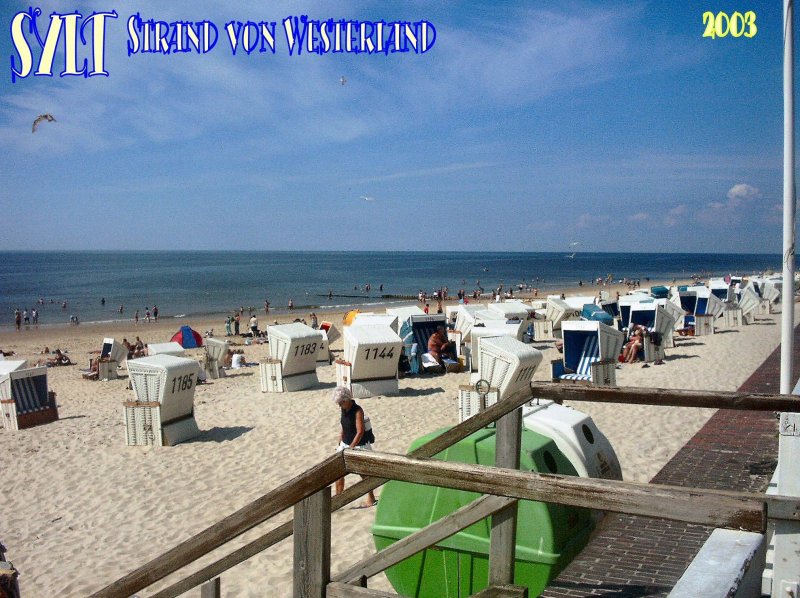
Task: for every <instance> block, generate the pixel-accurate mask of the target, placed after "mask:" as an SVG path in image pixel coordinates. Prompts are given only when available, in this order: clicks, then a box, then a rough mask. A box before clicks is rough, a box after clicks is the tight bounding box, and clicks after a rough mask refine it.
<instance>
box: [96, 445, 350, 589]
mask: <svg viewBox="0 0 800 598" xmlns="http://www.w3.org/2000/svg"><path fill="white" fill-rule="evenodd" d="M344 474H345V471H344V461H343V458H342V457H341V456H340V455H332V456H331V457H328V458H327V459H325V460H324V461H323V462H321V463H320V464H318V465H316V466H314V467H312V468H311V469H308V470H306V471H305V472H303V473H302V474H300V475H299V476H297V477H295V478H294V479H292V480H289V481H288V482H286V483H285V484H282V485H281V486H279V487H278V488H276V489H275V490H273V491H272V492H269V493H268V494H266V495H264V496H262V497H260V498H257V499H256V500H254V501H253V502H251V503H250V504H248V505H245V506H244V507H242V508H241V509H239V510H238V511H236V512H235V513H233V514H231V515H228V516H227V517H225V518H224V519H223V520H221V521H219V522H217V523H215V524H214V525H212V526H211V527H208V528H206V529H205V530H203V531H202V532H200V533H199V534H197V535H195V536H193V537H191V538H189V539H188V540H186V541H185V542H181V543H180V544H178V545H177V546H175V547H174V548H172V549H170V550H168V551H167V552H165V553H164V554H162V555H160V556H158V557H156V558H155V559H153V560H152V561H150V562H149V563H146V564H145V565H142V566H141V567H139V568H138V569H136V570H135V571H132V572H131V573H129V574H128V575H126V576H124V577H122V578H120V579H118V580H117V581H115V582H113V583H111V584H109V585H108V586H106V587H105V588H103V589H102V590H100V591H98V592H95V593H94V594H92V597H93V598H105V597H111V596H114V597H117V596H119V597H127V596H131V595H133V594H135V593H136V592H138V591H139V590H141V589H143V588H146V587H147V586H149V585H151V584H153V583H155V582H156V581H158V580H160V579H163V578H164V577H166V576H167V575H169V574H170V573H173V572H175V571H177V570H178V569H180V568H181V567H185V566H186V565H188V564H189V563H191V562H193V561H195V560H197V559H198V558H200V557H202V556H204V555H205V554H207V553H209V552H211V551H212V550H214V549H216V548H218V547H220V546H221V545H223V544H225V543H226V542H228V541H230V540H232V539H233V538H235V537H237V536H239V535H241V534H243V533H244V532H246V531H247V530H249V529H251V528H253V527H255V526H256V525H259V524H260V523H263V522H264V521H266V520H267V519H269V518H270V517H272V516H273V515H275V514H277V513H280V512H281V511H283V510H284V509H287V508H289V507H290V506H292V505H294V504H295V503H296V502H298V501H300V500H302V499H304V498H306V497H307V496H310V495H311V494H313V493H315V492H317V491H319V490H320V489H322V488H324V487H325V486H328V485H330V484H332V483H333V482H334V481H336V480H337V479H339V478H340V477H342V476H343V475H344Z"/></svg>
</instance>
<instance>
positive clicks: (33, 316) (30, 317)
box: [14, 307, 39, 332]
mask: <svg viewBox="0 0 800 598" xmlns="http://www.w3.org/2000/svg"><path fill="white" fill-rule="evenodd" d="M23 324H25V328H29V327H30V325H31V324H33V325H34V326H37V327H38V326H39V311H38V310H37V309H36V308H35V307H34V308H33V309H32V310H30V312H28V310H27V309H23V310H22V311H20V309H19V308H17V309H15V310H14V327H15V328H16V329H17V332H19V331H20V330H21V329H22V325H23Z"/></svg>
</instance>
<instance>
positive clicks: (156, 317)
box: [153, 305, 158, 322]
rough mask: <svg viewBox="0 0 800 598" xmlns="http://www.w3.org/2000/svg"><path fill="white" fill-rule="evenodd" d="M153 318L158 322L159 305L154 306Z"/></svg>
mask: <svg viewBox="0 0 800 598" xmlns="http://www.w3.org/2000/svg"><path fill="white" fill-rule="evenodd" d="M153 319H154V320H155V321H156V322H158V305H154V306H153Z"/></svg>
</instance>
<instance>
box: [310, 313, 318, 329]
mask: <svg viewBox="0 0 800 598" xmlns="http://www.w3.org/2000/svg"><path fill="white" fill-rule="evenodd" d="M309 317H310V318H311V327H312V328H313V329H314V330H316V329H317V328H319V321H318V320H317V314H315V313H314V312H313V311H312V312H311V315H310V316H309Z"/></svg>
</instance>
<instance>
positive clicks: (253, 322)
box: [250, 314, 258, 338]
mask: <svg viewBox="0 0 800 598" xmlns="http://www.w3.org/2000/svg"><path fill="white" fill-rule="evenodd" d="M250 332H252V333H253V338H256V337H257V336H258V318H256V315H255V314H253V315H252V316H250Z"/></svg>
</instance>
